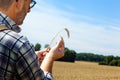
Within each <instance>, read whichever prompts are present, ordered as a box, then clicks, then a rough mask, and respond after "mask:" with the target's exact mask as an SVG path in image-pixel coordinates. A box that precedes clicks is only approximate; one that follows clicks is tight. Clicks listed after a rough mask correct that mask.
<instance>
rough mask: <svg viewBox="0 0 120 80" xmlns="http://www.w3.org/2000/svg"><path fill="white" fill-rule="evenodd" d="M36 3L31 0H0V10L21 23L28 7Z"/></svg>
mask: <svg viewBox="0 0 120 80" xmlns="http://www.w3.org/2000/svg"><path fill="white" fill-rule="evenodd" d="M35 4H36V2H35V1H33V0H0V11H1V12H3V13H5V14H6V15H8V16H9V17H10V18H11V19H12V20H14V21H15V22H16V24H18V25H21V24H22V23H23V20H24V18H25V16H26V14H27V13H28V12H30V9H31V8H32V7H33V6H34V5H35Z"/></svg>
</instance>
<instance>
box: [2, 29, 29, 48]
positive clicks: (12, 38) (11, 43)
mask: <svg viewBox="0 0 120 80" xmlns="http://www.w3.org/2000/svg"><path fill="white" fill-rule="evenodd" d="M26 42H29V41H28V39H27V38H26V37H25V36H23V35H20V34H18V33H16V32H14V31H11V30H4V31H2V32H0V43H1V44H2V45H4V46H6V47H8V48H9V49H13V50H14V49H15V50H17V49H19V48H20V47H21V46H22V45H23V44H24V43H26Z"/></svg>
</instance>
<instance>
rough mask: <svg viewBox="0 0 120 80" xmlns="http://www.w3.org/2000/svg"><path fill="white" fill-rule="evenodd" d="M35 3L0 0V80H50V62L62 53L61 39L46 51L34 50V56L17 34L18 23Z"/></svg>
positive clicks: (23, 39) (24, 40)
mask: <svg viewBox="0 0 120 80" xmlns="http://www.w3.org/2000/svg"><path fill="white" fill-rule="evenodd" d="M35 4H36V2H35V1H33V0H0V80H53V77H52V66H53V62H54V61H55V60H56V59H58V58H61V57H63V56H64V41H63V39H62V38H61V40H59V41H58V43H57V44H56V45H55V46H54V47H53V48H51V50H49V51H48V53H47V52H46V51H45V50H42V51H37V54H38V56H37V55H36V54H35V51H34V47H33V46H32V45H31V44H30V42H29V41H28V40H27V38H26V37H24V36H22V35H20V34H18V32H20V30H21V29H20V27H18V25H21V24H22V23H23V20H24V18H25V16H26V15H27V13H28V12H30V9H31V8H32V7H33V6H34V5H35ZM41 55H42V56H41ZM38 58H39V59H38ZM40 59H43V61H42V63H41V66H40V65H39V61H41V60H40Z"/></svg>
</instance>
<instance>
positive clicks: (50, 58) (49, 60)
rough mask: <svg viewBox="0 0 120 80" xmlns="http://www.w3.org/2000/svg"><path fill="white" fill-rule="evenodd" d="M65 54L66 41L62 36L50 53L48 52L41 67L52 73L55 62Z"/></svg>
mask: <svg viewBox="0 0 120 80" xmlns="http://www.w3.org/2000/svg"><path fill="white" fill-rule="evenodd" d="M63 56H64V41H63V39H62V38H61V40H59V41H58V43H57V44H56V45H55V46H54V47H53V48H51V50H50V51H49V53H47V54H46V56H45V58H44V60H43V61H42V63H41V69H42V70H43V71H45V72H50V73H52V66H53V62H54V61H55V60H56V59H59V58H61V57H63Z"/></svg>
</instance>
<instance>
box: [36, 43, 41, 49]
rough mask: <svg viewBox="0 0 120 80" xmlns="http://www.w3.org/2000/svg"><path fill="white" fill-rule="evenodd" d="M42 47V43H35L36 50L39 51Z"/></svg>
mask: <svg viewBox="0 0 120 80" xmlns="http://www.w3.org/2000/svg"><path fill="white" fill-rule="evenodd" d="M40 49H41V44H39V43H37V44H35V51H39V50H40Z"/></svg>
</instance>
